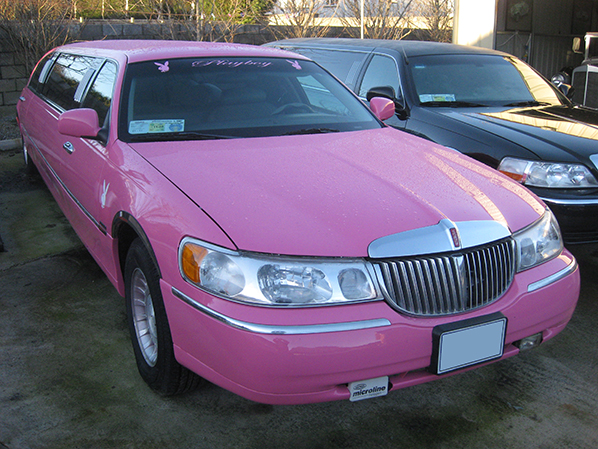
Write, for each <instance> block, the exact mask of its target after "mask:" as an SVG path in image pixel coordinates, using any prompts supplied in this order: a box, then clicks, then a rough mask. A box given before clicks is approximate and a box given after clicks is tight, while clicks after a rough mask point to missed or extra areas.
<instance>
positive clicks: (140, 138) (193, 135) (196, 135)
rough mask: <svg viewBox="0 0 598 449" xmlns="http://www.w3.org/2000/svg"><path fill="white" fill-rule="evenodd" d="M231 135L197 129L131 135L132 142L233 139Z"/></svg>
mask: <svg viewBox="0 0 598 449" xmlns="http://www.w3.org/2000/svg"><path fill="white" fill-rule="evenodd" d="M233 138H234V137H232V136H222V135H219V134H209V133H201V132H197V131H184V132H180V133H151V134H141V135H136V136H132V137H131V141H132V142H157V141H159V142H164V141H169V140H218V139H233Z"/></svg>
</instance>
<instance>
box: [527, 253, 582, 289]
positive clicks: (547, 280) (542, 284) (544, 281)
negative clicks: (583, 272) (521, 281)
mask: <svg viewBox="0 0 598 449" xmlns="http://www.w3.org/2000/svg"><path fill="white" fill-rule="evenodd" d="M576 269H577V260H573V262H571V263H570V264H569V265H568V266H567V267H565V268H563V269H562V270H561V271H559V272H557V273H554V274H553V275H551V276H548V277H547V278H544V279H542V280H540V281H537V282H534V283H532V284H529V285H528V286H527V292H528V293H531V292H533V291H536V290H538V289H540V288H542V287H546V286H547V285H550V284H552V283H553V282H556V281H558V280H560V279H562V278H564V277H565V276H568V275H569V274H571V273H573V272H574V271H575V270H576Z"/></svg>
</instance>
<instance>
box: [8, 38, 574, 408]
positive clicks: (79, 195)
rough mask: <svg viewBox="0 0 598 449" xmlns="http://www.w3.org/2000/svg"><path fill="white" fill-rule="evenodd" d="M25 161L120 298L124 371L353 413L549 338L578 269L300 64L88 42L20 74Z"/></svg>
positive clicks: (491, 197)
mask: <svg viewBox="0 0 598 449" xmlns="http://www.w3.org/2000/svg"><path fill="white" fill-rule="evenodd" d="M17 111H18V120H19V124H20V129H21V132H22V136H23V153H24V156H25V162H26V164H27V166H28V168H31V169H32V170H34V171H35V170H37V171H39V173H40V174H41V176H42V177H43V179H44V181H45V182H46V183H47V185H48V187H49V188H50V190H51V191H52V194H53V195H54V197H55V198H56V201H57V202H58V204H59V205H60V207H61V209H62V210H63V212H64V214H65V215H66V217H67V218H68V219H69V221H70V223H71V224H72V226H73V228H74V229H75V230H76V232H77V234H78V235H79V237H80V238H81V240H82V241H83V243H84V244H85V246H86V247H87V249H88V250H89V252H90V253H91V254H92V255H93V257H94V259H95V260H96V261H97V263H98V264H99V265H100V266H101V267H102V269H103V270H104V272H105V273H106V275H107V276H108V278H109V279H110V281H111V282H112V283H113V284H114V286H115V287H116V289H117V290H118V292H119V293H120V294H121V295H123V296H124V298H125V304H126V310H127V316H128V324H129V329H130V333H131V340H132V344H133V349H134V353H135V358H136V361H137V366H138V368H139V372H140V374H141V376H142V378H143V379H144V380H145V382H147V384H148V385H149V386H150V387H151V388H153V389H154V390H156V391H158V392H160V393H162V394H175V393H181V392H183V391H188V390H190V389H193V388H195V387H197V386H198V385H199V384H200V383H201V380H202V379H206V380H208V381H210V382H213V383H214V384H217V385H219V386H221V387H223V388H226V389H228V390H230V391H232V392H234V393H236V394H239V395H241V396H243V397H245V398H249V399H251V400H254V401H259V402H264V403H271V404H298V403H310V402H319V401H331V400H340V399H346V400H351V401H355V400H361V399H367V398H373V397H377V396H382V395H386V394H387V393H388V392H389V391H391V390H396V389H399V388H403V387H407V386H410V385H415V384H419V383H422V382H427V381H431V380H434V379H440V378H442V377H444V376H449V375H452V374H454V373H458V372H462V371H465V370H468V369H471V368H473V367H476V366H480V365H483V364H486V363H490V362H494V361H497V360H500V359H503V358H506V357H510V356H513V355H516V354H518V353H519V351H522V350H526V349H529V348H533V347H535V346H537V345H539V344H540V343H542V342H544V341H546V340H548V339H550V338H552V337H553V336H555V335H556V334H558V333H559V332H560V331H561V330H562V329H563V328H564V327H565V326H566V324H567V323H568V321H569V320H570V318H571V316H572V314H573V311H574V309H575V306H576V302H577V299H578V295H579V282H580V281H579V270H578V266H577V263H576V261H575V259H574V258H573V256H572V255H571V254H570V253H569V252H568V251H567V250H566V249H564V248H563V244H562V240H561V234H560V231H559V227H558V224H557V222H556V220H555V219H554V216H553V214H552V213H551V212H550V210H549V209H547V208H546V206H545V205H544V204H543V203H542V201H541V200H539V199H538V198H537V197H536V196H534V195H533V194H532V193H530V192H529V191H528V190H526V189H525V188H524V187H522V186H521V185H519V184H517V183H515V182H513V181H512V180H510V179H508V178H507V177H505V176H503V175H502V174H500V173H498V172H496V171H494V170H492V169H490V168H488V167H487V166H485V165H482V164H480V163H478V162H476V161H474V160H472V159H470V158H468V157H466V156H463V155H461V154H459V153H457V152H455V151H452V150H450V149H447V148H444V147H441V146H438V145H435V144H433V143H431V142H429V141H426V140H422V139H420V138H418V137H415V136H412V135H409V134H407V133H403V132H401V131H398V130H395V129H392V128H389V127H387V126H386V125H385V124H384V122H383V120H385V119H388V118H389V117H390V116H392V115H393V114H394V104H393V103H392V102H391V101H390V100H387V99H384V98H374V99H373V100H372V102H371V110H370V109H368V108H367V107H366V106H365V105H364V104H363V103H362V102H361V101H360V100H359V99H358V98H357V97H356V96H355V95H354V94H353V93H351V92H350V91H349V90H348V89H347V88H346V87H345V86H344V85H342V84H341V83H340V82H339V81H338V80H336V79H335V78H334V77H333V76H331V75H330V74H329V73H328V72H326V71H325V70H323V69H322V68H321V67H320V66H318V65H316V64H315V63H314V62H311V61H310V60H308V59H306V58H304V57H302V56H299V55H296V54H293V53H289V52H285V51H281V50H275V49H272V48H263V47H262V48H260V47H251V46H243V45H230V44H213V43H198V42H165V41H102V42H89V43H78V44H71V45H66V46H63V47H60V48H57V49H55V50H53V51H51V52H49V53H48V54H47V55H46V56H44V58H43V59H42V60H41V61H40V62H39V63H38V64H37V66H36V68H35V70H34V71H33V73H32V75H31V78H30V80H29V82H28V84H27V86H26V87H25V89H24V90H23V92H22V96H21V98H20V101H19V103H18V106H17Z"/></svg>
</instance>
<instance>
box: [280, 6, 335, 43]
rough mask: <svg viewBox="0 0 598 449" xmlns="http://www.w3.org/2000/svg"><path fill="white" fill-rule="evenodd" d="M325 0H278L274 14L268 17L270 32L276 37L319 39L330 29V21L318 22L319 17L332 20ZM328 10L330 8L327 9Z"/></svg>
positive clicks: (333, 14) (332, 15)
mask: <svg viewBox="0 0 598 449" xmlns="http://www.w3.org/2000/svg"><path fill="white" fill-rule="evenodd" d="M328 6H330V5H328V4H327V3H326V0H278V2H277V3H276V8H275V10H274V14H272V16H271V17H270V24H271V25H274V27H273V28H272V31H273V32H274V34H275V35H278V37H321V36H325V35H326V34H327V33H328V31H329V29H330V20H318V19H320V17H321V16H328V19H330V18H333V17H334V16H335V15H336V14H335V13H336V9H335V10H333V12H332V14H330V13H329V12H328V11H326V13H324V11H325V8H326V7H328ZM328 10H330V8H328Z"/></svg>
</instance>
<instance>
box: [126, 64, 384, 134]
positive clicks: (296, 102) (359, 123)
mask: <svg viewBox="0 0 598 449" xmlns="http://www.w3.org/2000/svg"><path fill="white" fill-rule="evenodd" d="M123 92H125V94H124V95H123V99H122V101H123V104H122V107H121V113H120V120H119V125H120V126H119V136H120V138H121V139H122V140H124V141H126V142H136V141H138V142H139V141H159V140H194V139H222V138H235V137H263V136H279V135H286V134H312V133H325V132H338V131H356V130H363V129H371V128H380V127H381V126H382V125H381V124H380V122H378V121H377V120H376V118H375V117H374V116H373V114H372V113H371V112H370V111H369V110H368V109H367V108H366V107H365V106H364V105H363V104H362V103H361V102H360V101H359V100H358V99H357V98H356V97H355V96H354V95H353V94H352V93H351V92H350V91H349V90H348V89H346V88H345V87H344V86H343V85H342V84H341V83H339V82H338V81H337V80H336V79H334V78H333V77H332V76H330V75H329V74H328V73H327V72H325V71H324V70H322V69H321V68H320V67H319V66H317V65H316V64H314V63H312V62H310V61H302V60H287V59H278V58H237V57H226V58H193V59H171V60H163V61H149V62H142V63H135V64H131V65H130V66H129V68H128V70H127V74H126V79H125V83H124V89H123Z"/></svg>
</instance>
